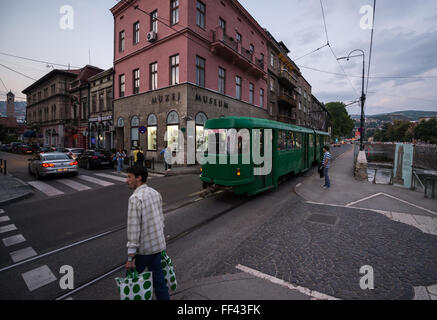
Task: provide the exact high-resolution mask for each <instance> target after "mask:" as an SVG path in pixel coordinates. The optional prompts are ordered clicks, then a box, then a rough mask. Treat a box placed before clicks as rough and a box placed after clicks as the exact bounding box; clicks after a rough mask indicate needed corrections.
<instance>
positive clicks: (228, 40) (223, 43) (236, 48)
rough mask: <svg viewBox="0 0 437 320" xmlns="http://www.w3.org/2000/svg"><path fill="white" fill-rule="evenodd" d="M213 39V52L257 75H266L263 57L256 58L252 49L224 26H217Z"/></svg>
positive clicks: (213, 32)
mask: <svg viewBox="0 0 437 320" xmlns="http://www.w3.org/2000/svg"><path fill="white" fill-rule="evenodd" d="M212 40H213V41H212V44H211V47H212V51H213V52H215V53H216V54H219V55H222V56H223V57H225V58H227V59H230V60H232V61H234V63H236V64H238V65H239V66H240V67H241V68H242V69H245V70H247V71H248V72H251V73H253V74H255V75H256V76H257V77H266V73H265V71H264V61H263V59H258V58H256V57H255V56H254V54H253V52H252V51H251V50H249V49H246V48H243V47H242V46H241V43H240V42H237V41H236V40H235V39H234V38H232V37H230V36H228V35H227V34H226V33H225V32H224V30H223V29H222V28H220V27H217V28H216V30H213V31H212Z"/></svg>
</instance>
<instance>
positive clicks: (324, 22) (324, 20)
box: [320, 0, 329, 45]
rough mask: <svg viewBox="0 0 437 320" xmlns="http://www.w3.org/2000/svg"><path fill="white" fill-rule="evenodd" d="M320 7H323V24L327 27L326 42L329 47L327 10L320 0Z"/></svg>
mask: <svg viewBox="0 0 437 320" xmlns="http://www.w3.org/2000/svg"><path fill="white" fill-rule="evenodd" d="M320 6H321V7H322V16H323V24H324V25H325V34H326V41H327V44H328V45H329V38H328V28H326V19H325V9H324V8H323V3H322V0H320Z"/></svg>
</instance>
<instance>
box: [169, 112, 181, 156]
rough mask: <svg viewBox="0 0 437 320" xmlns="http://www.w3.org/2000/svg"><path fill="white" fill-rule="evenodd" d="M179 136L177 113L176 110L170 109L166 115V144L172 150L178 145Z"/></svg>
mask: <svg viewBox="0 0 437 320" xmlns="http://www.w3.org/2000/svg"><path fill="white" fill-rule="evenodd" d="M178 136H179V115H178V113H177V112H176V111H171V112H170V113H169V114H168V116H167V144H168V146H169V147H170V148H171V150H172V151H176V150H177V147H178Z"/></svg>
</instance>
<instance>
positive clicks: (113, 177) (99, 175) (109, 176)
mask: <svg viewBox="0 0 437 320" xmlns="http://www.w3.org/2000/svg"><path fill="white" fill-rule="evenodd" d="M94 175H95V176H98V177H102V178H107V179H112V180H116V181H121V182H126V178H125V177H117V176H113V175H110V174H106V173H95V174H94Z"/></svg>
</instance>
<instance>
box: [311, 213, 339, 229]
mask: <svg viewBox="0 0 437 320" xmlns="http://www.w3.org/2000/svg"><path fill="white" fill-rule="evenodd" d="M337 219H338V218H337V217H334V216H328V215H325V214H312V215H310V216H309V217H308V218H307V221H310V222H317V223H323V224H329V225H332V226H333V225H335V224H336V223H337Z"/></svg>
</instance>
